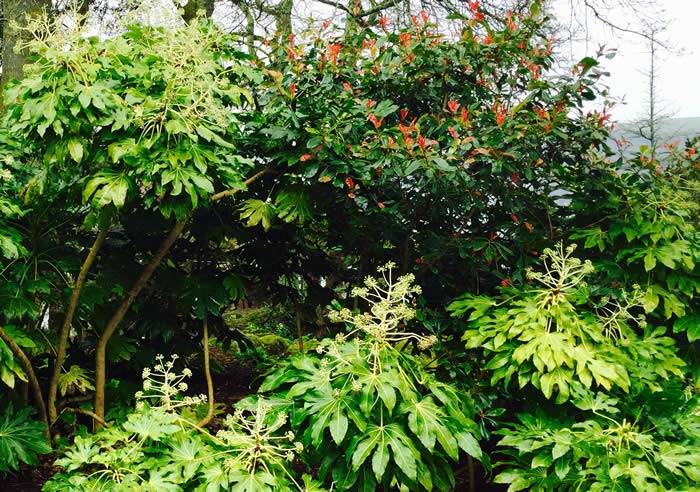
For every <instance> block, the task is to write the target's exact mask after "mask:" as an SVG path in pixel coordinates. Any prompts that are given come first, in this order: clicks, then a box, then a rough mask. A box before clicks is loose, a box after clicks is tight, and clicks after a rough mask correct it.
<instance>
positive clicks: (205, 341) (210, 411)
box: [197, 315, 214, 427]
mask: <svg viewBox="0 0 700 492" xmlns="http://www.w3.org/2000/svg"><path fill="white" fill-rule="evenodd" d="M207 318H208V315H205V316H204V321H203V322H202V327H203V332H204V335H203V336H202V345H203V346H204V377H205V378H206V380H207V416H206V417H204V418H203V419H202V420H200V421H199V422H198V423H197V426H199V427H206V426H207V424H209V422H211V419H212V417H214V383H213V382H212V379H211V369H210V366H209V322H208V320H207Z"/></svg>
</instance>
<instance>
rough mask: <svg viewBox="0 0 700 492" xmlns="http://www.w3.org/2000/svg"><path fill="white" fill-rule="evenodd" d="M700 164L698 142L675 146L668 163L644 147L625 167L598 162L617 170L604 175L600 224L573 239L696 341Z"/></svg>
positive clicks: (602, 267) (698, 325)
mask: <svg viewBox="0 0 700 492" xmlns="http://www.w3.org/2000/svg"><path fill="white" fill-rule="evenodd" d="M697 162H698V157H697V144H694V145H690V146H688V147H687V148H685V149H683V148H678V147H676V146H669V147H668V155H667V156H666V157H665V158H664V159H663V160H654V159H652V158H651V157H650V156H649V155H648V152H641V153H640V154H639V155H638V156H637V157H636V158H635V159H633V160H631V161H629V162H626V163H625V166H622V167H621V166H619V164H618V165H616V163H610V162H606V161H604V160H600V159H598V160H596V161H594V162H593V163H592V165H593V166H595V167H597V168H599V169H601V170H607V171H608V172H610V171H616V172H612V173H610V174H609V175H608V177H607V179H606V180H605V185H604V186H605V193H604V195H603V196H602V197H601V198H602V199H601V200H600V201H599V206H598V207H599V209H598V212H599V213H598V214H597V216H598V219H597V220H596V222H598V224H599V225H596V226H593V227H586V228H580V229H579V230H577V231H575V232H574V233H573V234H572V236H571V237H572V239H576V240H579V241H581V243H582V244H583V245H584V247H585V248H586V249H588V250H589V251H588V254H589V256H590V257H591V258H592V259H593V261H594V262H595V263H596V265H597V267H598V269H599V270H601V271H602V272H605V274H606V276H607V277H608V278H609V279H610V280H611V281H617V282H624V283H630V282H637V283H639V284H640V285H641V287H642V290H643V291H644V297H643V302H644V306H645V308H646V309H647V310H648V311H650V312H653V313H654V315H655V316H656V318H658V319H659V320H671V321H673V330H674V332H685V333H686V334H687V337H688V340H689V341H690V342H693V341H695V340H697V339H698V338H700V314H698V307H697V295H698V293H700V271H699V270H698V268H699V267H698V265H700V232H699V230H698V210H699V206H698V189H700V180H699V179H698V165H697ZM598 186H603V183H602V182H601V183H598ZM577 199H578V200H579V201H583V200H584V198H583V197H582V196H580V195H579V197H578V198H577ZM601 215H602V219H603V220H602V221H601V220H600V216H601Z"/></svg>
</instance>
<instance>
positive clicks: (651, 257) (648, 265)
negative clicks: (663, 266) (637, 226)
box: [644, 249, 656, 272]
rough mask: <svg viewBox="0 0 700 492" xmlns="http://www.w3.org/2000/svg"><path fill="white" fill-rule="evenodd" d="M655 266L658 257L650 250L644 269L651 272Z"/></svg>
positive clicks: (645, 259)
mask: <svg viewBox="0 0 700 492" xmlns="http://www.w3.org/2000/svg"><path fill="white" fill-rule="evenodd" d="M655 266H656V256H655V255H654V251H653V250H651V249H650V250H648V251H647V254H646V255H644V269H645V270H646V271H647V272H650V271H651V270H653V269H654V267H655Z"/></svg>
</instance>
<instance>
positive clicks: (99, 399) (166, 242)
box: [95, 168, 271, 428]
mask: <svg viewBox="0 0 700 492" xmlns="http://www.w3.org/2000/svg"><path fill="white" fill-rule="evenodd" d="M270 171H271V168H265V169H263V170H262V171H259V172H257V173H255V174H254V175H253V176H251V177H250V178H248V179H246V180H245V181H244V182H243V184H244V185H246V186H248V185H250V184H252V183H254V182H255V181H257V180H258V179H260V178H261V177H262V176H264V175H265V174H267V173H268V172H270ZM239 191H240V189H239V188H235V189H229V190H225V191H222V192H219V193H216V194H214V195H212V197H211V201H212V202H215V201H218V200H221V199H222V198H225V197H227V196H231V195H235V194H236V193H238V192H239ZM189 218H190V214H188V215H187V216H186V217H184V218H183V219H182V220H180V221H178V222H177V223H176V224H175V225H174V226H173V228H172V229H171V230H170V232H168V235H167V236H166V237H165V239H163V242H162V243H161V245H160V246H159V247H158V251H157V252H156V253H155V255H153V258H151V261H149V262H148V264H147V265H146V267H145V268H144V269H143V271H142V272H141V274H140V275H139V277H138V278H137V279H136V281H135V282H134V284H133V285H132V286H131V288H130V289H129V291H128V292H127V295H126V297H124V299H123V300H122V302H121V304H120V305H119V307H118V308H117V310H116V311H115V312H114V314H113V315H112V317H111V318H110V320H109V322H108V323H107V326H106V327H105V329H104V331H103V332H102V336H100V339H99V341H98V342H97V348H96V350H95V414H97V416H98V417H100V418H102V419H104V415H105V382H106V372H107V367H106V366H107V364H106V362H107V361H106V355H107V342H109V339H110V338H111V337H112V335H113V334H114V332H115V331H116V330H117V328H118V327H119V324H120V323H121V322H122V320H123V319H124V316H126V313H127V312H128V310H129V308H130V307H131V304H132V303H133V302H134V299H136V296H138V295H139V293H140V292H141V291H142V290H143V288H144V287H145V286H146V284H147V283H148V281H149V280H150V279H151V277H152V276H153V274H154V273H155V271H156V269H157V268H158V266H159V265H160V263H161V261H162V260H163V258H164V257H165V255H166V254H167V253H168V251H170V248H171V247H172V245H173V244H174V243H175V241H176V240H177V238H178V237H179V236H180V234H181V233H182V230H183V229H184V228H185V225H186V224H187V222H188V220H189ZM100 425H101V424H100V422H99V421H97V420H96V424H95V427H96V428H99V427H100Z"/></svg>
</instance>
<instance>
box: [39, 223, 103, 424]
mask: <svg viewBox="0 0 700 492" xmlns="http://www.w3.org/2000/svg"><path fill="white" fill-rule="evenodd" d="M107 230H108V229H107V227H104V228H103V229H101V230H100V232H99V233H98V234H97V237H96V238H95V242H94V243H93V245H92V248H90V252H89V253H88V255H87V257H86V258H85V261H84V262H83V266H82V267H81V268H80V273H78V278H77V279H76V280H75V285H74V286H73V292H72V293H71V297H70V302H69V303H68V308H67V309H66V314H65V317H64V318H63V324H62V325H61V332H60V334H59V337H58V350H57V352H56V362H55V364H54V368H53V373H52V374H51V381H50V383H49V394H48V401H47V404H48V410H49V422H50V423H52V424H53V423H54V421H55V420H56V418H57V417H58V414H57V412H56V393H57V390H58V378H59V377H60V376H61V370H62V369H63V363H64V362H65V360H66V350H67V348H68V335H69V334H70V328H71V324H72V323H73V316H74V315H75V310H76V308H77V307H78V300H79V299H80V290H81V289H82V288H83V284H84V283H85V279H86V278H87V274H88V272H89V271H90V267H92V264H93V262H94V261H95V258H97V253H98V251H99V250H100V247H101V246H102V243H103V242H104V240H105V238H106V237H107Z"/></svg>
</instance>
